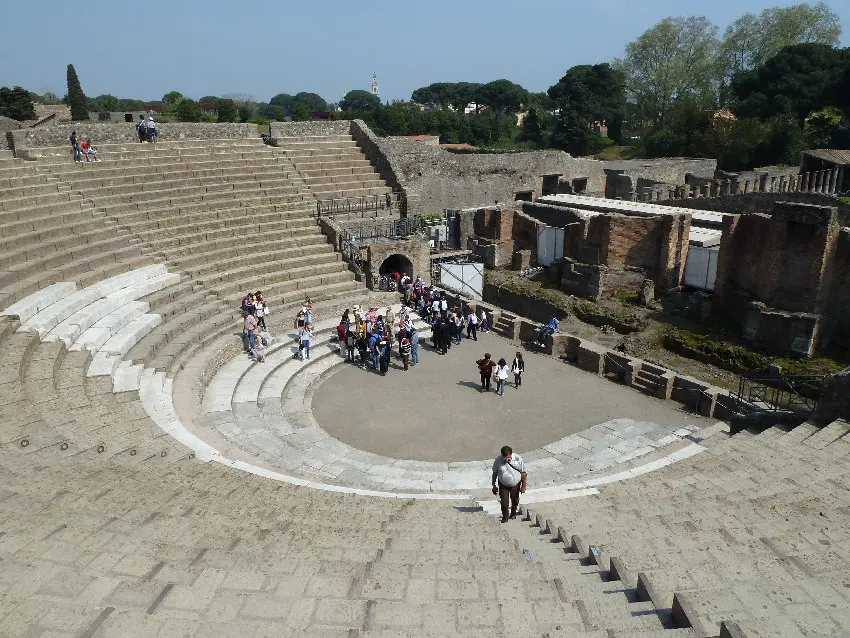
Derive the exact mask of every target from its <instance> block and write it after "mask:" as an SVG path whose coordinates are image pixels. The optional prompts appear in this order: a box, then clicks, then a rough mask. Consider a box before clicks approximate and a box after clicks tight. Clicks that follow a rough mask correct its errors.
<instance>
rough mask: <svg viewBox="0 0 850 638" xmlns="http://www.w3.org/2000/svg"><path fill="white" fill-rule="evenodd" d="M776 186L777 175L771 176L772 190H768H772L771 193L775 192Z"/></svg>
mask: <svg viewBox="0 0 850 638" xmlns="http://www.w3.org/2000/svg"><path fill="white" fill-rule="evenodd" d="M781 183H782V182H781V180H780V184H781ZM775 186H776V178H775V177H771V178H770V191H768V192H770V193H774V192H776V190H775Z"/></svg>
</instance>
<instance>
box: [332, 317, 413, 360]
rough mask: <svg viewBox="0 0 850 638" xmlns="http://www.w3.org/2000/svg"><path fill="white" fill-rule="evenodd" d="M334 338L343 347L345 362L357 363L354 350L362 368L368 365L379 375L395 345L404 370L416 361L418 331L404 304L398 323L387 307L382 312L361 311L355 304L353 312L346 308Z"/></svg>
mask: <svg viewBox="0 0 850 638" xmlns="http://www.w3.org/2000/svg"><path fill="white" fill-rule="evenodd" d="M337 337H338V338H339V343H340V349H342V347H343V346H344V347H345V349H346V352H347V355H346V359H347V360H348V361H350V362H351V363H357V358H356V356H355V351H356V352H357V356H359V360H360V367H361V368H362V369H364V370H365V369H366V368H367V367H370V368H371V369H372V370H375V371H376V372H378V373H379V374H380V375H381V376H386V374H387V372H388V371H389V368H390V357H391V353H392V352H393V349H394V347H395V346H394V344H395V345H397V347H398V355H397V356H398V358H399V359H400V360H401V363H402V366H403V368H404V370H405V371H406V370H409V369H410V366H411V365H414V366H415V365H417V364H418V363H419V333H418V332H417V331H416V328H414V327H413V321H412V318H411V316H410V312H409V310H408V308H407V306H404V305H403V306H402V307H401V310H400V311H399V313H398V322H396V317H395V313H393V310H392V308H390V307H389V306H387V308H386V310H385V311H383V313H382V312H381V311H380V309H379V308H377V307H371V308H369V309H368V310H366V311H363V310H362V309H361V308H360V307H359V306H355V307H354V311H353V312H352V311H351V310H349V309H347V308H346V310H345V312H343V314H342V318H341V319H340V322H339V325H338V326H337Z"/></svg>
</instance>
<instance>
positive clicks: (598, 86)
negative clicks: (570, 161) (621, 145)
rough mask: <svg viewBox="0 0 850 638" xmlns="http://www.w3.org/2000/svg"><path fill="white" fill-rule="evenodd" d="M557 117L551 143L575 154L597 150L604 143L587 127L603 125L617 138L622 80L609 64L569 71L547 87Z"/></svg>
mask: <svg viewBox="0 0 850 638" xmlns="http://www.w3.org/2000/svg"><path fill="white" fill-rule="evenodd" d="M548 94H549V97H550V98H551V99H552V101H553V103H554V106H555V108H556V109H557V113H558V115H557V116H556V118H555V129H554V132H553V135H552V144H553V146H555V147H557V148H561V149H564V150H565V151H568V152H570V153H573V154H575V155H586V154H588V153H595V152H597V151H599V150H601V146H602V145H603V144H604V142H603V141H602V140H601V137H600V136H599V135H598V134H597V133H595V132H594V131H593V130H592V129H591V126H592V124H593V123H594V122H606V123H607V124H608V129H609V134H610V136H611V137H612V138H614V139H619V137H620V134H621V132H622V121H623V113H624V112H625V108H626V93H625V78H624V76H623V74H622V73H621V72H620V71H618V70H617V69H614V68H612V67H611V65H609V64H595V65H593V66H591V65H580V66H574V67H572V68H570V69H569V70H568V71H567V72H566V74H564V77H562V78H561V79H560V80H558V83H557V84H555V85H554V86H551V87H549V91H548Z"/></svg>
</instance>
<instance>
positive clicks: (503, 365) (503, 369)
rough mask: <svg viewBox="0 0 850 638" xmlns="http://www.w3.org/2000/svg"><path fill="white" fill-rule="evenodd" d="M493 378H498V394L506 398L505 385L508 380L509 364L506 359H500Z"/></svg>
mask: <svg viewBox="0 0 850 638" xmlns="http://www.w3.org/2000/svg"><path fill="white" fill-rule="evenodd" d="M493 376H495V378H496V394H498V395H499V396H504V394H505V383H506V382H507V379H508V362H507V361H505V360H504V359H499V363H498V364H496V370H495V371H494V372H493Z"/></svg>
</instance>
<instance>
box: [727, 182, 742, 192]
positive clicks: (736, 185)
mask: <svg viewBox="0 0 850 638" xmlns="http://www.w3.org/2000/svg"><path fill="white" fill-rule="evenodd" d="M740 192H741V183H740V182H739V181H738V180H737V179H733V180H732V183H731V184H729V194H730V195H737V194H738V193H740Z"/></svg>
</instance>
